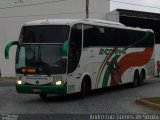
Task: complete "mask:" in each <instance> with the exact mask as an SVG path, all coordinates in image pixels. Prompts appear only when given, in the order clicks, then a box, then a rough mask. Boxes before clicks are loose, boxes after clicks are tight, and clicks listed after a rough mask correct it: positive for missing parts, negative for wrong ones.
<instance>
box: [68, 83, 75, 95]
mask: <svg viewBox="0 0 160 120" xmlns="http://www.w3.org/2000/svg"><path fill="white" fill-rule="evenodd" d="M74 87H75V85H69V86H68V93H70V92H74Z"/></svg>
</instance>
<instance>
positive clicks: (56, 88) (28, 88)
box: [16, 84, 67, 95]
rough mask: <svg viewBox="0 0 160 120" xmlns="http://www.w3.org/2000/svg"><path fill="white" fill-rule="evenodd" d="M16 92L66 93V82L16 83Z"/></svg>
mask: <svg viewBox="0 0 160 120" xmlns="http://www.w3.org/2000/svg"><path fill="white" fill-rule="evenodd" d="M16 90H17V92H18V93H31V94H62V95H65V94H67V84H63V85H19V84H16Z"/></svg>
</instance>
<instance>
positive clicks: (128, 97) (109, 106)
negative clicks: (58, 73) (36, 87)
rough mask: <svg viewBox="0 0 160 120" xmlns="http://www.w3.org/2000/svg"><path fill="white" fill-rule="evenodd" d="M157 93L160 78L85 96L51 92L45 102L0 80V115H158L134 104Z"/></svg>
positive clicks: (159, 86)
mask: <svg viewBox="0 0 160 120" xmlns="http://www.w3.org/2000/svg"><path fill="white" fill-rule="evenodd" d="M154 96H160V79H157V78H156V79H152V80H147V81H146V82H145V84H144V85H143V86H140V87H137V88H129V87H128V86H126V85H125V86H120V87H116V88H110V89H105V90H98V91H93V92H92V93H91V95H90V96H88V97H86V98H85V99H79V98H78V97H76V95H72V96H63V97H61V96H54V95H51V96H49V98H48V99H47V100H46V101H44V100H41V99H40V98H39V96H38V95H33V94H18V93H17V92H16V89H15V81H13V80H8V81H7V80H1V81H0V114H2V115H5V114H38V115H46V114H60V115H62V114H63V115H64V114H78V115H79V114H94V113H95V114H103V113H106V114H117V113H118V114H160V111H159V110H154V109H151V108H147V107H145V106H141V105H137V104H135V100H136V99H138V98H143V97H154Z"/></svg>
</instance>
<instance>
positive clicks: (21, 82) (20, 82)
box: [16, 80, 24, 85]
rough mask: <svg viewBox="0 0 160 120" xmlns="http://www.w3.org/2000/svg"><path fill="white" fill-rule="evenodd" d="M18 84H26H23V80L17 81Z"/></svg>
mask: <svg viewBox="0 0 160 120" xmlns="http://www.w3.org/2000/svg"><path fill="white" fill-rule="evenodd" d="M16 83H17V84H18V85H22V84H24V82H23V81H22V80H17V81H16Z"/></svg>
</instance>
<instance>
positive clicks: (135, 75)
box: [131, 71, 140, 88]
mask: <svg viewBox="0 0 160 120" xmlns="http://www.w3.org/2000/svg"><path fill="white" fill-rule="evenodd" d="M139 78H140V77H139V73H138V72H137V71H136V72H135V73H134V78H133V82H132V84H131V87H132V88H136V87H137V86H138V82H139Z"/></svg>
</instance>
